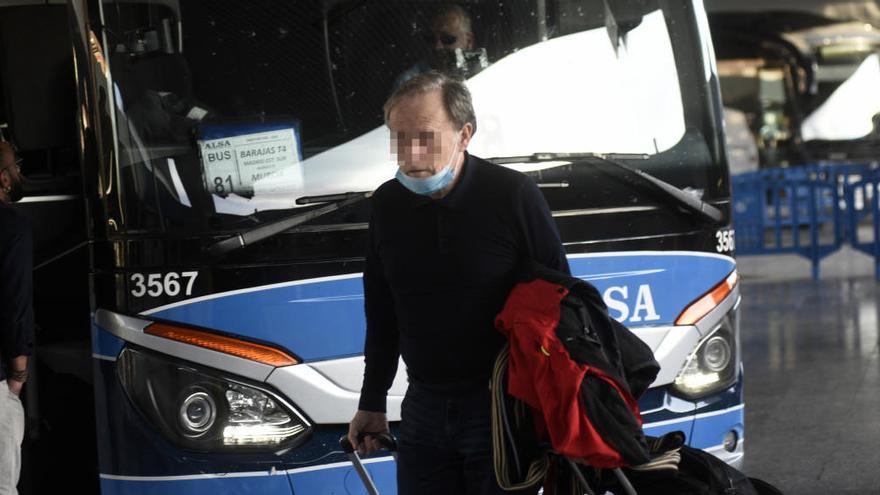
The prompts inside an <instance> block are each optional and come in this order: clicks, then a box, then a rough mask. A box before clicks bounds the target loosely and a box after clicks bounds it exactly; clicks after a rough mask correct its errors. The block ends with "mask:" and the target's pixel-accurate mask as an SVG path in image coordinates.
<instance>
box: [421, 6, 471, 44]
mask: <svg viewBox="0 0 880 495" xmlns="http://www.w3.org/2000/svg"><path fill="white" fill-rule="evenodd" d="M431 33H432V34H433V36H431V37H429V39H428V42H429V44H430V45H431V46H432V47H433V48H434V49H435V50H443V49H446V50H455V49H456V48H461V49H462V50H472V49H473V48H474V35H473V33H471V32H469V31H465V29H464V23H463V22H461V18H460V17H459V16H458V15H456V14H455V13H449V14H446V15H441V16H437V17H435V18H434V19H433V20H432V21H431Z"/></svg>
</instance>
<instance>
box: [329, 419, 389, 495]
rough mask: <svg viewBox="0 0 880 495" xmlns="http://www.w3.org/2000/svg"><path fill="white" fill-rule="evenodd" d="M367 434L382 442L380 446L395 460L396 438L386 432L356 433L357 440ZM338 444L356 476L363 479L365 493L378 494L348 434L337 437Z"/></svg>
mask: <svg viewBox="0 0 880 495" xmlns="http://www.w3.org/2000/svg"><path fill="white" fill-rule="evenodd" d="M368 436H369V437H373V438H375V439H376V440H378V441H379V443H380V444H382V447H384V448H385V449H387V450H388V451H389V452H391V456H392V457H394V461H395V462H397V440H395V439H394V437H393V436H391V435H390V434H388V433H367V432H361V433H358V439H359V440H363V439H364V438H366V437H368ZM339 446H340V447H342V450H343V451H344V452H345V455H347V456H348V459H349V460H350V461H351V463H352V465H354V470H355V471H357V473H358V476H360V478H361V481H363V483H364V487H366V489H367V493H369V494H370V495H379V490H377V489H376V485H375V483H373V480H372V478H370V473H368V472H367V470H366V469H365V468H364V463H362V462H361V458H360V457H358V454H357V452H356V451H355V449H354V445H352V444H351V442H350V441H349V440H348V436H343V437H342V438H340V439H339Z"/></svg>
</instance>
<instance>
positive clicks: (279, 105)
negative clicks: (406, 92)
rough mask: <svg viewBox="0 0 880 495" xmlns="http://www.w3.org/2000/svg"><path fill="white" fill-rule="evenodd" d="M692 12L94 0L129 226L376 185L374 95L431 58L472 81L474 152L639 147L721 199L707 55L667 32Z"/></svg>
mask: <svg viewBox="0 0 880 495" xmlns="http://www.w3.org/2000/svg"><path fill="white" fill-rule="evenodd" d="M692 10H693V5H692V4H690V3H689V2H666V1H662V0H616V1H614V2H611V1H606V0H587V1H573V0H557V1H552V2H547V1H546V0H527V1H521V2H520V1H518V2H509V1H503V0H487V1H470V2H467V3H462V4H461V5H460V6H456V7H450V6H449V5H448V4H441V3H440V2H429V1H383V2H371V1H354V0H351V1H347V0H341V1H332V0H325V1H323V2H321V1H317V0H315V1H306V2H242V1H233V0H181V1H180V2H179V3H177V2H175V1H173V0H166V1H164V2H163V1H156V2H140V3H139V2H119V1H112V2H111V1H107V2H106V3H104V4H103V12H102V15H103V17H104V28H103V33H102V34H103V37H104V40H105V41H104V43H105V44H106V46H107V47H108V48H107V51H108V52H109V56H108V59H109V60H108V62H109V67H110V74H111V77H112V81H113V85H114V86H113V87H114V94H113V95H112V96H113V99H114V105H115V115H114V117H115V132H116V135H117V146H118V149H117V159H116V162H117V163H116V166H117V167H118V170H117V174H116V178H117V180H118V182H119V184H118V190H119V192H118V194H119V196H120V203H121V205H122V206H123V211H124V213H125V220H124V230H126V231H130V232H154V231H169V230H178V229H179V230H181V231H185V232H189V233H193V232H201V231H205V230H208V231H212V232H213V231H228V230H231V229H236V228H241V227H242V226H243V225H256V224H259V223H263V222H266V221H267V220H269V219H275V218H279V217H281V216H284V215H289V214H291V213H294V212H295V210H298V209H302V208H312V207H314V206H312V205H313V204H314V203H310V202H307V201H299V202H298V200H302V198H305V197H314V196H323V195H333V194H340V193H346V192H363V191H372V190H373V189H375V188H376V187H378V186H379V185H380V184H381V183H383V182H384V181H386V180H388V179H390V178H392V177H393V175H394V172H395V170H396V164H395V162H394V159H393V156H392V153H391V149H390V144H389V136H388V131H387V128H386V127H385V126H384V120H383V113H382V105H383V103H384V101H385V100H386V99H387V97H388V96H389V95H390V93H391V92H392V91H393V90H394V88H395V87H397V86H398V85H399V84H400V83H401V82H402V81H404V80H406V79H407V78H409V77H412V76H413V75H415V74H417V73H419V72H423V71H427V70H431V69H434V70H441V71H446V72H449V73H455V74H458V75H460V76H462V77H464V78H466V79H467V80H468V86H469V88H470V90H471V92H472V94H473V99H474V106H475V110H476V114H477V128H478V132H477V133H476V134H475V137H474V139H473V140H472V142H471V144H470V146H469V149H468V151H469V152H471V153H473V154H475V155H477V156H482V157H509V156H529V155H533V154H535V153H542V152H550V153H596V154H616V155H627V156H636V157H638V163H636V165H637V166H638V168H640V169H642V170H645V171H647V172H649V173H651V174H653V175H656V176H658V177H661V178H663V179H664V180H666V181H668V182H670V183H672V184H674V185H676V186H678V187H681V188H685V189H687V188H690V189H692V190H695V191H700V193H701V194H702V195H703V197H704V199H713V198H720V197H723V196H724V195H725V194H726V193H725V192H724V191H723V190H722V189H723V187H722V186H721V185H720V183H721V182H722V181H720V180H719V179H718V177H719V176H720V172H719V170H723V167H724V164H721V163H719V162H720V161H721V160H723V158H720V157H723V155H724V154H723V152H722V151H720V150H719V149H718V146H719V144H718V143H717V139H715V138H713V135H715V134H714V133H716V132H717V131H716V130H714V129H713V128H712V127H711V126H712V125H714V124H712V119H711V117H710V115H711V109H710V108H709V107H710V106H711V105H712V103H711V99H710V97H709V96H708V94H707V90H706V86H707V82H708V81H709V80H710V78H711V77H712V74H711V69H710V68H709V67H708V62H706V60H705V58H704V57H705V50H706V48H705V47H703V46H701V45H700V42H699V40H698V35H697V33H696V30H694V32H689V31H687V30H683V29H677V28H676V29H670V26H674V25H676V23H679V25H692V24H693V21H692V18H693V15H694V14H693V12H692ZM671 33H673V34H671ZM507 166H511V167H513V168H516V167H517V166H519V165H517V164H508V165H507ZM548 166H549V165H548ZM583 166H589V165H583ZM520 168H521V169H522V170H523V171H525V172H528V171H530V170H534V168H535V164H521V166H520ZM551 207H552V205H551ZM340 218H342V217H340Z"/></svg>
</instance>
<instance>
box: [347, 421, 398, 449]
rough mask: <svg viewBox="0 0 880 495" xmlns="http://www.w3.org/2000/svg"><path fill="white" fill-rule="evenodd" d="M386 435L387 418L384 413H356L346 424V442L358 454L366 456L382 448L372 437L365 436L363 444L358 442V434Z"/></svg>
mask: <svg viewBox="0 0 880 495" xmlns="http://www.w3.org/2000/svg"><path fill="white" fill-rule="evenodd" d="M361 432H367V433H388V432H389V430H388V416H386V415H385V413H380V412H372V411H358V412H357V413H355V415H354V418H352V420H351V423H349V424H348V441H349V442H351V444H352V445H353V446H354V448H356V449H357V451H358V454H360V455H367V454H369V453H371V452H375V451H377V450H379V449H381V448H382V445H381V444H380V443H379V441H378V440H376V439H375V438H373V437H370V436H367V437H365V438H364V441H363V442H358V438H357V437H358V433H361Z"/></svg>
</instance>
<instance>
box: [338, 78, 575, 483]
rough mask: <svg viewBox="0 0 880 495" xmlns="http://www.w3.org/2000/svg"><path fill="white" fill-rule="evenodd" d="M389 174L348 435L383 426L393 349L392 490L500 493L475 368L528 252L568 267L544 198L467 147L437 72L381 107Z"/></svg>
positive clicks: (451, 92) (463, 95)
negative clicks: (397, 397)
mask: <svg viewBox="0 0 880 495" xmlns="http://www.w3.org/2000/svg"><path fill="white" fill-rule="evenodd" d="M385 121H386V124H387V125H388V127H389V129H390V131H391V140H392V151H393V152H394V153H395V154H396V158H397V163H398V167H399V169H398V172H397V177H396V179H395V180H390V181H388V182H386V183H385V184H383V185H382V186H381V187H379V189H378V190H377V191H376V192H375V194H374V196H373V200H372V201H373V205H372V208H373V213H372V219H371V221H370V240H369V248H368V252H367V258H366V267H365V270H364V295H365V310H366V319H367V336H366V343H365V348H364V356H365V361H366V370H365V372H364V382H363V387H362V390H361V398H360V405H359V411H358V412H357V414H356V415H355V417H354V418H353V419H352V422H351V424H350V425H349V439H350V440H351V441H352V444H353V445H359V448H360V449H361V451H362V452H369V451H372V450H374V449H376V448H377V447H378V445H377V443H376V441H375V440H373V439H372V438H370V437H367V438H365V439H364V440H363V441H359V440H358V438H357V436H358V433H360V432H381V431H387V430H388V423H387V418H386V415H385V403H386V396H387V391H388V389H389V387H390V386H391V383H392V381H393V379H394V375H395V373H396V370H397V363H398V357H399V356H402V357H403V360H404V362H405V363H406V366H407V374H408V376H409V388H408V391H407V393H406V397H405V398H404V401H403V405H402V410H401V416H402V421H401V425H400V439H399V440H400V449H399V461H398V466H397V470H398V475H397V479H398V490H399V493H401V494H403V495H410V494H418V495H429V494H444V495H449V494H475V495H476V494H480V495H482V494H496V493H497V494H500V493H506V492H503V491H502V490H501V489H500V488H499V487H498V486H497V483H496V482H495V478H494V473H493V468H492V461H491V455H492V452H491V451H492V442H491V425H490V409H491V408H490V395H489V387H488V384H489V378H490V374H491V370H492V366H493V363H494V361H495V358H496V356H497V354H498V351H499V350H500V349H501V347H502V346H503V344H504V340H503V338H502V336H501V334H500V333H498V332H497V331H496V330H495V329H494V325H493V321H494V317H495V315H496V314H497V313H498V312H499V311H500V310H501V308H502V307H503V304H504V301H505V300H506V298H507V295H508V293H509V292H510V290H511V288H512V287H513V285H514V283H515V273H516V268H517V266H518V264H519V263H520V262H521V261H522V260H524V259H526V258H531V259H534V260H535V261H538V262H539V263H542V264H544V265H546V266H548V267H551V268H555V269H558V270H562V271H565V272H567V271H568V264H567V261H566V258H565V252H564V250H563V248H562V245H561V243H560V238H559V233H558V231H557V229H556V225H555V223H554V221H553V218H552V217H551V215H550V210H549V208H548V206H547V203H546V201H545V199H544V197H543V195H542V194H541V192H540V190H539V189H538V187H537V185H536V184H535V183H534V182H533V181H532V180H531V179H529V178H528V177H526V176H525V175H523V174H521V173H519V172H515V171H512V170H509V169H506V168H503V167H499V166H497V165H494V164H491V163H489V162H487V161H485V160H482V159H479V158H477V157H475V156H473V155H470V154H468V153H467V151H466V150H467V146H468V143H469V142H470V140H471V138H472V137H473V135H474V133H475V132H476V129H477V122H476V118H475V116H474V110H473V106H472V103H471V97H470V93H469V92H468V90H467V87H466V86H465V85H464V83H463V82H462V81H460V80H457V79H454V78H451V77H449V76H447V75H444V74H440V73H438V72H428V73H424V74H420V75H418V76H416V77H414V78H413V79H410V80H409V81H407V82H405V83H404V84H403V85H402V86H400V87H399V88H398V89H397V90H396V91H395V92H394V94H393V95H392V96H391V97H390V98H389V100H388V102H387V103H386V104H385Z"/></svg>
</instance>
